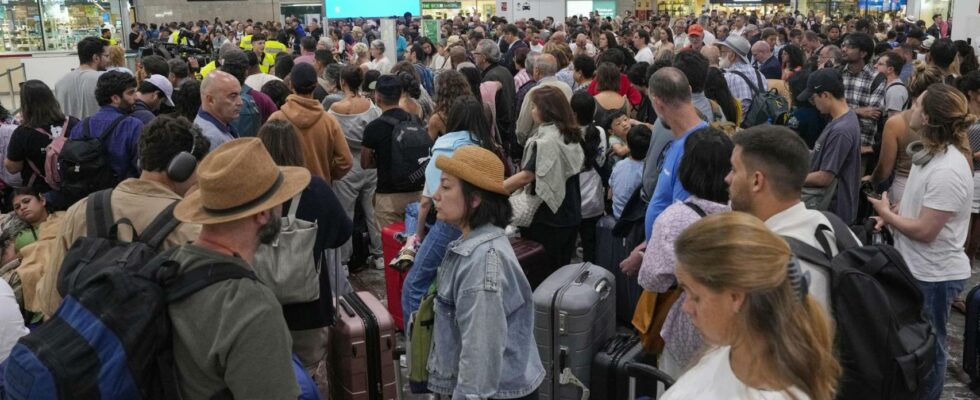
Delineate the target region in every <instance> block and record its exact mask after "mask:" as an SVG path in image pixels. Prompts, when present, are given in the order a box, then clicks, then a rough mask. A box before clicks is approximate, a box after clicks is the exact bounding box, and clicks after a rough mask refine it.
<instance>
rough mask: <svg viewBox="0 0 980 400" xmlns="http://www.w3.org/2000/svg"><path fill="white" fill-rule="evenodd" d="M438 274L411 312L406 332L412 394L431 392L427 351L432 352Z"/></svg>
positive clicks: (409, 383)
mask: <svg viewBox="0 0 980 400" xmlns="http://www.w3.org/2000/svg"><path fill="white" fill-rule="evenodd" d="M438 275H439V274H438V273H436V278H435V279H433V280H432V284H431V285H429V290H428V292H426V294H425V296H423V297H422V301H421V302H420V303H419V309H418V310H416V311H415V312H414V313H412V317H411V320H410V321H409V326H410V327H411V330H410V331H409V333H408V340H409V348H408V359H409V366H408V385H409V389H410V390H411V392H412V393H414V394H423V393H431V392H430V391H429V388H428V386H429V368H428V365H429V353H430V352H432V330H433V328H434V327H435V320H436V314H435V299H436V289H437V288H438V286H437V285H438V282H439V276H438Z"/></svg>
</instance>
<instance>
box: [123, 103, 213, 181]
mask: <svg viewBox="0 0 980 400" xmlns="http://www.w3.org/2000/svg"><path fill="white" fill-rule="evenodd" d="M210 148H211V141H210V140H208V138H207V137H205V136H204V135H203V134H202V133H201V128H198V127H197V125H194V123H192V122H191V121H190V120H188V119H187V118H184V117H174V116H170V115H161V116H159V117H156V118H154V119H153V121H151V122H150V123H149V124H147V125H146V126H145V127H143V131H142V133H140V137H139V149H140V167H141V168H142V169H143V170H144V171H165V170H166V169H167V166H168V165H170V160H172V159H173V158H174V157H175V156H176V155H177V154H178V153H180V152H183V151H188V152H191V154H192V155H193V156H194V158H196V159H197V160H198V161H200V160H202V159H204V156H205V155H207V153H208V150H209V149H210Z"/></svg>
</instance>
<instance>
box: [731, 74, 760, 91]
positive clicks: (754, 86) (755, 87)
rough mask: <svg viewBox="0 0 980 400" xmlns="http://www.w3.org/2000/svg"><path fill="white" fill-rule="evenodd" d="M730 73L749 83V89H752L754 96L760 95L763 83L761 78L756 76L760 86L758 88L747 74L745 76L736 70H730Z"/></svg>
mask: <svg viewBox="0 0 980 400" xmlns="http://www.w3.org/2000/svg"><path fill="white" fill-rule="evenodd" d="M728 72H731V73H733V74H735V75H738V76H739V77H741V78H742V80H744V81H745V83H747V84H748V85H749V89H752V95H753V96H755V95H757V94H759V92H761V90H760V88H761V87H762V81H761V80H759V77H758V76H756V79H757V80H758V83H759V85H758V86H756V84H754V83H752V81H751V80H750V79H749V77H747V76H745V74H743V73H741V72H739V71H735V70H730V71H728Z"/></svg>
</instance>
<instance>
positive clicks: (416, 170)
mask: <svg viewBox="0 0 980 400" xmlns="http://www.w3.org/2000/svg"><path fill="white" fill-rule="evenodd" d="M378 119H380V120H381V121H384V122H385V123H387V124H389V125H391V126H392V127H394V129H393V130H392V131H391V168H390V169H389V171H390V173H391V175H392V176H391V180H390V182H391V183H392V185H393V186H394V188H395V190H397V191H399V192H414V191H419V190H422V186H424V185H425V167H426V166H427V165H428V164H429V159H430V158H431V157H432V155H431V153H430V152H431V149H432V143H433V142H432V139H431V138H429V132H428V130H427V129H426V128H425V125H422V122H421V121H419V119H418V118H416V117H415V116H412V117H411V118H409V119H408V120H405V121H399V120H398V119H396V118H394V117H391V116H382V117H380V118H378Z"/></svg>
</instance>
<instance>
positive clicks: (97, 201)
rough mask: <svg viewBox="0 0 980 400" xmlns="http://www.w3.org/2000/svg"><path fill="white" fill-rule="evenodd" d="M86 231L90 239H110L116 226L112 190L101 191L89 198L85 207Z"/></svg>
mask: <svg viewBox="0 0 980 400" xmlns="http://www.w3.org/2000/svg"><path fill="white" fill-rule="evenodd" d="M85 215H86V218H85V220H86V229H88V235H87V236H88V237H96V238H108V237H109V231H110V230H112V226H113V225H114V224H115V219H114V217H113V215H112V189H105V190H100V191H98V192H95V193H92V194H90V195H89V196H88V204H86V205H85Z"/></svg>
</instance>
